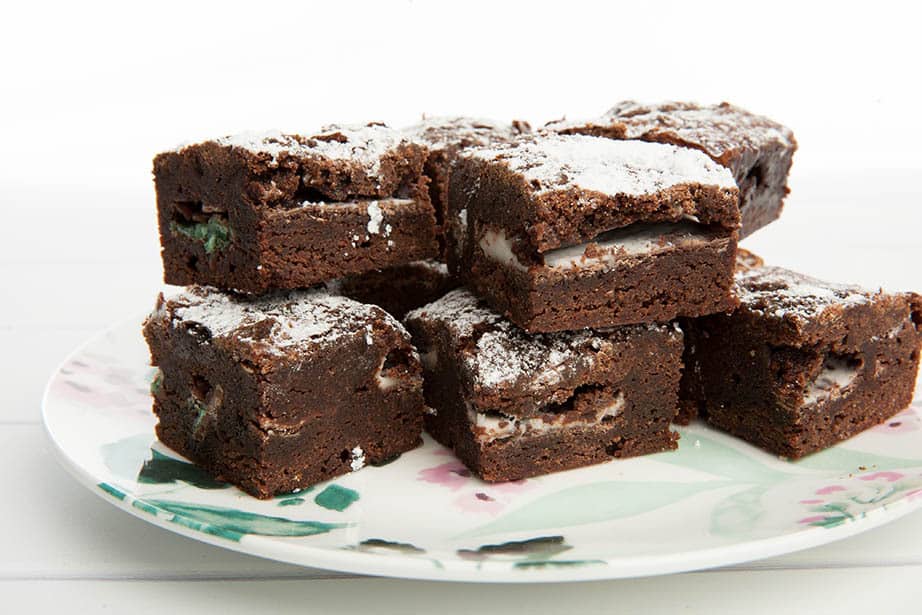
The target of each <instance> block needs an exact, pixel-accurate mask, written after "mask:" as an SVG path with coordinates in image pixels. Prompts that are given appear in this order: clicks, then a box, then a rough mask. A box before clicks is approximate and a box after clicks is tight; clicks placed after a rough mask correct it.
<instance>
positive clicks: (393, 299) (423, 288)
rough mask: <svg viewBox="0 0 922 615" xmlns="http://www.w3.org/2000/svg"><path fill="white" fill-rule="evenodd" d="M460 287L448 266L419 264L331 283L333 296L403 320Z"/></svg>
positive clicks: (425, 261)
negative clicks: (373, 307)
mask: <svg viewBox="0 0 922 615" xmlns="http://www.w3.org/2000/svg"><path fill="white" fill-rule="evenodd" d="M457 286H458V283H457V281H456V280H455V277H454V276H452V275H451V274H449V273H448V267H447V266H446V265H445V263H440V262H437V261H435V260H431V259H430V260H424V261H415V262H412V263H408V264H406V265H397V266H395V267H390V268H388V269H376V270H375V271H369V272H367V273H360V274H356V275H353V276H348V277H346V278H343V279H340V280H333V281H332V282H328V283H327V288H328V289H329V290H330V292H334V293H336V294H341V295H344V296H346V297H349V298H350V299H355V300H356V301H358V302H359V303H372V304H374V305H377V306H378V307H381V308H383V309H384V310H385V311H386V312H387V313H388V314H390V315H391V316H393V317H394V318H396V319H398V320H402V319H403V317H404V316H405V315H406V313H407V312H409V311H410V310H413V309H416V308H418V307H422V306H424V305H426V304H427V303H431V302H432V301H435V300H436V299H438V298H439V297H441V296H442V295H444V294H445V293H447V292H448V291H450V290H451V289H453V288H455V287H457Z"/></svg>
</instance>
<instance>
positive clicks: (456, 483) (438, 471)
mask: <svg viewBox="0 0 922 615" xmlns="http://www.w3.org/2000/svg"><path fill="white" fill-rule="evenodd" d="M416 480H421V481H425V482H427V483H433V484H436V485H442V486H443V487H448V488H449V489H451V490H452V491H457V490H458V489H460V488H461V487H463V486H464V485H465V484H467V482H468V481H470V480H471V471H470V470H468V469H467V468H465V467H464V464H462V463H460V462H458V461H449V462H447V463H443V464H441V465H437V466H435V467H434V468H426V469H425V470H420V471H419V475H418V476H417V478H416Z"/></svg>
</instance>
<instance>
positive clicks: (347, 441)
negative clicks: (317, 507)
mask: <svg viewBox="0 0 922 615" xmlns="http://www.w3.org/2000/svg"><path fill="white" fill-rule="evenodd" d="M144 335H145V337H146V338H147V342H148V344H149V346H150V352H151V362H152V364H153V365H155V366H157V367H158V368H159V371H160V374H159V376H158V377H157V379H156V380H155V386H154V387H153V394H154V413H155V414H156V415H157V417H158V418H159V422H158V424H157V435H158V437H159V438H160V440H161V441H162V442H163V443H164V444H166V445H167V446H169V447H170V448H172V449H173V450H175V451H177V452H179V453H181V454H182V455H184V456H186V457H188V458H189V459H191V460H193V461H194V462H195V463H197V464H199V465H201V466H202V467H203V468H204V469H205V470H206V471H208V472H209V473H210V474H212V475H214V476H215V477H217V478H219V479H221V480H224V481H228V482H231V483H233V484H235V485H237V486H239V487H240V488H241V489H243V490H244V491H246V492H248V493H250V494H252V495H254V496H256V497H259V498H268V497H271V496H273V495H275V494H278V493H285V492H289V491H293V490H296V489H303V488H305V487H308V486H309V485H312V484H314V483H317V482H319V481H323V480H326V479H328V478H331V477H334V476H337V475H340V474H343V473H346V472H349V471H355V470H358V469H359V468H361V467H362V466H363V465H365V464H369V463H370V464H374V463H379V462H383V461H386V460H388V459H392V458H394V457H395V456H397V455H399V454H400V453H402V452H404V451H407V450H409V449H411V448H413V447H415V446H416V445H417V444H419V442H420V432H421V430H422V417H423V393H422V378H421V368H420V365H419V359H418V356H417V354H416V352H415V350H414V349H413V347H412V346H411V344H410V337H409V334H408V333H407V332H406V330H405V329H404V328H403V327H402V326H401V325H400V324H399V323H398V322H397V321H396V320H394V319H393V318H392V317H391V316H389V315H387V314H386V313H385V312H384V311H383V310H381V309H380V308H378V307H375V306H370V305H363V304H360V303H357V302H355V301H352V300H350V299H347V298H345V297H339V296H335V295H330V294H329V293H327V292H325V291H319V290H312V291H292V292H289V293H278V294H270V295H266V296H263V297H260V298H247V297H244V296H239V295H232V294H227V293H223V292H221V291H218V290H215V289H211V288H204V287H197V286H193V287H190V288H187V289H185V290H183V291H181V292H179V293H177V294H175V295H173V296H171V297H169V298H164V296H163V295H160V297H159V299H158V300H157V306H156V309H155V311H154V312H153V313H152V314H151V315H150V316H149V317H148V319H147V321H146V322H145V324H144Z"/></svg>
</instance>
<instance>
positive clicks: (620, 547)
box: [43, 321, 922, 582]
mask: <svg viewBox="0 0 922 615" xmlns="http://www.w3.org/2000/svg"><path fill="white" fill-rule="evenodd" d="M152 374H153V370H152V368H151V367H150V366H149V365H148V355H147V349H146V346H145V345H144V342H143V340H142V338H141V335H140V325H139V322H138V321H131V322H128V323H125V324H122V325H119V326H116V327H115V328H113V329H111V330H109V331H107V332H105V333H102V334H100V335H98V336H97V337H95V338H93V339H92V340H90V341H89V342H88V343H87V344H86V345H85V346H84V347H82V348H81V349H79V350H77V351H76V352H75V353H74V354H73V355H72V356H71V357H70V358H69V359H67V360H66V361H65V362H64V364H63V365H62V366H61V368H60V369H59V370H58V371H57V373H56V374H55V375H54V376H53V377H52V379H51V381H50V383H49V385H48V389H47V391H46V393H45V399H44V408H43V410H44V419H45V426H46V428H47V430H48V434H49V435H50V437H51V440H52V442H53V443H54V445H55V449H56V451H57V453H58V455H59V456H60V458H61V460H62V461H63V463H64V464H65V466H66V467H67V468H68V469H69V470H71V471H72V472H73V474H74V476H76V477H77V479H78V480H79V481H80V482H81V483H83V484H84V485H86V486H87V487H89V488H90V489H92V490H93V491H95V492H96V493H97V494H99V495H100V496H102V497H103V498H105V499H106V500H107V501H108V502H110V503H111V504H114V505H116V506H119V507H121V508H123V509H124V510H127V511H128V512H130V513H132V514H134V515H136V516H138V517H140V518H141V519H144V520H146V521H149V522H151V523H154V524H156V525H159V526H161V527H164V528H167V529H169V530H171V531H174V532H177V533H180V534H184V535H186V536H190V537H192V538H196V539H198V540H201V541H203V542H208V543H212V544H216V545H220V546H223V547H227V548H230V549H234V550H237V551H242V552H244V553H250V554H253V555H259V556H262V557H267V558H270V559H275V560H279V561H284V562H290V563H294V564H302V565H305V566H312V567H319V568H328V569H332V570H340V571H348V572H354V573H363V574H374V575H387V576H394V577H406V578H418V579H441V580H457V581H484V582H532V581H540V582H547V581H575V580H586V579H610V578H619V577H633V576H644V575H654V574H664V573H670V572H678V571H684V570H694V569H700V568H707V567H713V566H722V565H727V564H733V563H738V562H743V561H748V560H754V559H758V558H763V557H768V556H772V555H779V554H782V553H788V552H791V551H796V550H798V549H804V548H807V547H812V546H815V545H820V544H824V543H827V542H831V541H833V540H838V539H840V538H844V537H846V536H850V535H853V534H857V533H859V532H862V531H864V530H867V529H870V528H872V527H875V526H878V525H881V524H883V523H886V522H889V521H892V520H894V519H896V518H898V517H900V516H902V515H904V514H906V513H908V512H910V511H911V510H913V509H915V508H918V507H919V506H920V505H922V405H920V404H919V403H916V404H915V405H914V406H913V407H912V408H910V409H909V410H907V411H905V412H903V413H901V414H900V415H898V416H896V417H894V418H893V419H892V420H890V421H889V422H888V423H886V424H883V425H880V426H878V427H875V428H874V429H871V430H869V431H867V432H865V433H864V434H862V435H860V436H858V437H856V438H853V439H852V440H849V441H848V442H845V443H843V444H841V445H839V446H836V447H834V448H832V449H830V450H827V451H824V452H822V453H819V454H816V455H813V456H811V457H809V458H807V459H804V460H802V461H799V462H796V463H792V462H788V461H783V460H780V459H778V458H776V457H773V456H771V455H768V454H766V453H764V452H762V451H760V450H757V449H755V448H753V447H751V446H749V445H747V444H745V443H743V442H741V441H739V440H736V439H734V438H731V437H729V436H726V435H724V434H721V433H719V432H716V431H714V430H712V429H710V428H708V427H706V426H704V425H692V426H690V427H688V428H684V429H681V432H682V439H681V442H680V446H679V450H677V451H675V452H670V453H662V454H659V455H653V456H649V457H644V458H639V459H629V460H624V461H613V462H611V463H607V464H603V465H599V466H595V467H591V468H584V469H580V470H573V471H569V472H563V473H559V474H555V475H551V476H544V477H541V478H537V479H529V480H525V481H518V482H514V483H505V484H494V485H491V484H486V483H483V482H481V481H479V480H477V479H476V478H473V477H471V476H470V475H469V473H468V472H467V471H466V470H465V469H464V466H462V465H461V464H460V463H459V462H458V461H457V460H455V458H454V457H453V456H452V455H451V453H449V452H448V451H447V450H446V449H444V448H442V447H441V446H439V445H437V444H435V443H433V442H432V441H431V440H428V439H427V440H426V443H425V445H424V446H422V447H420V448H418V449H416V450H414V451H412V452H410V453H407V454H404V455H403V456H402V457H400V458H399V459H398V460H396V461H394V462H392V463H390V464H388V465H385V466H382V467H369V468H365V469H363V470H361V471H360V472H356V473H353V474H350V475H348V476H343V477H341V478H337V479H335V480H332V481H329V482H327V483H324V484H321V485H317V486H316V487H314V488H312V489H308V490H305V491H303V492H301V493H297V494H291V495H288V496H283V497H278V498H276V499H274V500H268V501H260V500H257V499H254V498H252V497H250V496H247V495H245V494H243V493H242V492H240V491H238V490H237V489H235V488H233V487H230V486H228V485H226V484H223V483H217V482H215V481H213V480H211V479H209V478H208V477H207V476H205V475H203V474H202V473H201V472H199V471H198V469H197V468H196V467H195V466H193V465H191V464H189V463H188V462H187V461H186V460H184V459H182V458H181V457H179V456H178V455H176V454H175V453H173V452H172V451H170V450H169V449H167V448H165V447H164V446H162V445H161V444H160V443H159V442H157V441H156V439H155V437H154V431H153V427H154V417H153V415H152V414H151V411H150V397H149V392H148V388H149V382H150V378H151V376H152Z"/></svg>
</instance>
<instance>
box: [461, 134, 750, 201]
mask: <svg viewBox="0 0 922 615" xmlns="http://www.w3.org/2000/svg"><path fill="white" fill-rule="evenodd" d="M469 155H470V156H471V157H474V158H478V159H481V160H485V161H495V162H500V163H502V164H504V165H506V167H508V168H509V170H510V171H512V172H514V173H518V174H520V175H521V176H522V177H523V178H524V179H525V181H527V182H528V183H529V184H530V185H531V187H532V189H533V191H534V192H535V193H537V194H542V193H547V192H553V191H562V190H568V189H572V188H575V189H582V190H591V191H594V192H600V193H602V194H606V195H617V194H623V195H629V196H641V195H646V194H653V193H656V192H660V191H662V190H665V189H667V188H670V187H672V186H675V185H679V184H706V185H714V186H719V187H721V188H731V189H735V188H736V182H735V181H734V179H733V176H732V175H731V174H730V172H729V171H728V170H727V169H726V168H725V167H722V166H721V165H719V164H717V163H715V162H714V161H713V160H711V159H710V158H708V157H707V156H704V155H703V154H701V153H700V152H698V151H695V150H690V149H687V148H681V147H676V146H674V145H667V144H661V143H647V142H644V141H616V140H611V139H599V138H597V137H592V136H585V135H559V136H558V135H546V136H542V137H540V138H532V139H522V140H519V141H517V142H515V143H509V144H499V145H497V146H494V147H484V148H477V149H473V150H471V152H470V154H469Z"/></svg>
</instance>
